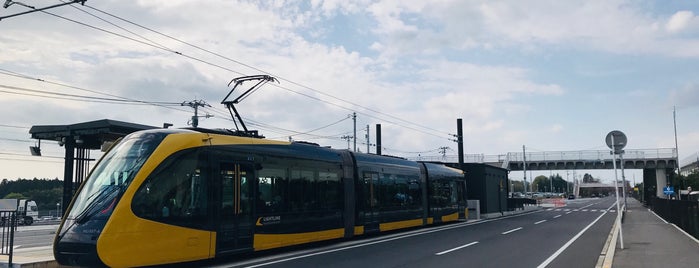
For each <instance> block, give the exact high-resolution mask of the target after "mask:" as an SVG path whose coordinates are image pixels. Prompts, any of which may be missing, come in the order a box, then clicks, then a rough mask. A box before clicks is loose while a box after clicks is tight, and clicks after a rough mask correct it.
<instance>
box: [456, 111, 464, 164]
mask: <svg viewBox="0 0 699 268" xmlns="http://www.w3.org/2000/svg"><path fill="white" fill-rule="evenodd" d="M456 147H457V151H458V153H459V169H461V170H464V129H463V124H462V120H461V118H457V119H456Z"/></svg>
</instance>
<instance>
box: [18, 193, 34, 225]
mask: <svg viewBox="0 0 699 268" xmlns="http://www.w3.org/2000/svg"><path fill="white" fill-rule="evenodd" d="M38 219H39V207H37V206H36V202H34V201H33V200H26V199H20V200H19V204H18V205H17V223H18V224H19V225H32V223H34V221H36V220H38Z"/></svg>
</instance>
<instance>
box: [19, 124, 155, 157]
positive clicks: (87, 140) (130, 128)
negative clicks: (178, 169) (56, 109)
mask: <svg viewBox="0 0 699 268" xmlns="http://www.w3.org/2000/svg"><path fill="white" fill-rule="evenodd" d="M154 128H158V127H154V126H148V125H141V124H134V123H128V122H122V121H116V120H111V119H102V120H96V121H90V122H83V123H77V124H72V125H38V126H32V128H31V129H29V134H31V135H32V139H38V140H55V141H58V142H59V143H60V142H65V140H66V139H65V138H66V137H69V138H72V139H74V140H75V146H76V148H85V149H94V150H96V149H100V146H101V145H102V143H103V142H105V141H114V140H116V139H118V138H120V137H123V136H126V135H128V134H129V133H132V132H136V131H139V130H146V129H154Z"/></svg>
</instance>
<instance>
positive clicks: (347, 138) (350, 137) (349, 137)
mask: <svg viewBox="0 0 699 268" xmlns="http://www.w3.org/2000/svg"><path fill="white" fill-rule="evenodd" d="M341 139H343V140H347V150H349V148H350V140H351V139H352V136H349V135H344V136H342V137H341Z"/></svg>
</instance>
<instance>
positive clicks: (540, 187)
mask: <svg viewBox="0 0 699 268" xmlns="http://www.w3.org/2000/svg"><path fill="white" fill-rule="evenodd" d="M532 185H534V189H536V191H538V192H548V191H549V189H551V186H550V185H549V178H548V177H546V176H544V175H539V176H536V178H534V181H533V182H532Z"/></svg>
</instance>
